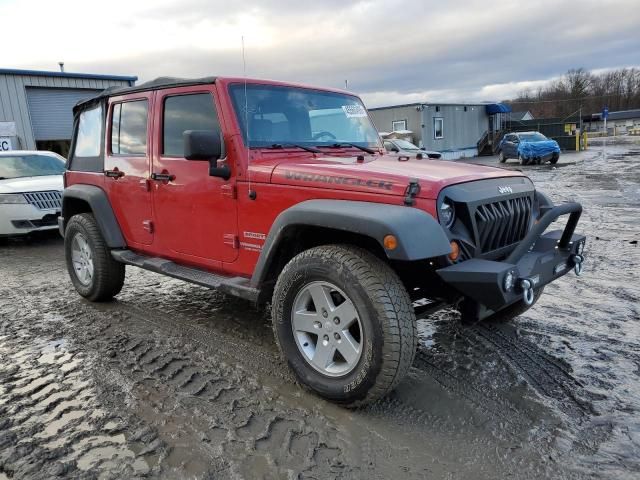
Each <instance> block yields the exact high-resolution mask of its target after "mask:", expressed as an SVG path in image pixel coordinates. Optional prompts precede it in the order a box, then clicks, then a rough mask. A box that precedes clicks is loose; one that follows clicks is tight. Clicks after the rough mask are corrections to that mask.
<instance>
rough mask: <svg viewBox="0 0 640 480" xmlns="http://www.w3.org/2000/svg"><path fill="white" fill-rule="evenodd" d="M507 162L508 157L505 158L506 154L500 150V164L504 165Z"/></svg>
mask: <svg viewBox="0 0 640 480" xmlns="http://www.w3.org/2000/svg"><path fill="white" fill-rule="evenodd" d="M506 161H507V157H505V156H504V152H503V151H502V150H500V153H499V154H498V162H500V163H504V162H506Z"/></svg>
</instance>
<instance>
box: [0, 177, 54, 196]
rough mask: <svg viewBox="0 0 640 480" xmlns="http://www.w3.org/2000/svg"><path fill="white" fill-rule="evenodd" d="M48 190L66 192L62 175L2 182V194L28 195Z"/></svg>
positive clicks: (21, 178)
mask: <svg viewBox="0 0 640 480" xmlns="http://www.w3.org/2000/svg"><path fill="white" fill-rule="evenodd" d="M47 190H58V191H62V190H64V183H63V180H62V175H43V176H41V177H20V178H7V179H6V180H0V193H28V192H43V191H47Z"/></svg>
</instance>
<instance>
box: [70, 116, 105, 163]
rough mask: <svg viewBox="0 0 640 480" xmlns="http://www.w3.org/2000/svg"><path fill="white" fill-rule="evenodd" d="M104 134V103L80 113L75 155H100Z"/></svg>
mask: <svg viewBox="0 0 640 480" xmlns="http://www.w3.org/2000/svg"><path fill="white" fill-rule="evenodd" d="M101 136H102V105H98V106H97V107H94V108H92V109H89V110H85V111H84V112H82V113H81V114H80V118H79V120H78V133H77V134H76V145H75V151H74V156H75V157H97V156H99V155H100V137H101Z"/></svg>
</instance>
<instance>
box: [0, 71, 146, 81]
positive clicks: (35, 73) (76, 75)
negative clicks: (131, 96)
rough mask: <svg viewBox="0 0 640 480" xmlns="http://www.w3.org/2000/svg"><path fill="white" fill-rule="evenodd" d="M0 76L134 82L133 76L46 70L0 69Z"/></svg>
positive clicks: (134, 77) (135, 79)
mask: <svg viewBox="0 0 640 480" xmlns="http://www.w3.org/2000/svg"><path fill="white" fill-rule="evenodd" d="M0 75H32V76H39V77H64V78H89V79H94V80H122V81H125V82H136V81H137V80H138V77H137V76H135V75H105V74H100V73H78V72H51V71H47V70H20V69H17V68H0Z"/></svg>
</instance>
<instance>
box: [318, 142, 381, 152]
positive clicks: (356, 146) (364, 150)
mask: <svg viewBox="0 0 640 480" xmlns="http://www.w3.org/2000/svg"><path fill="white" fill-rule="evenodd" d="M318 146H319V147H325V146H326V147H333V148H341V147H353V148H357V149H359V150H362V151H363V152H367V153H371V154H374V153H376V151H375V150H374V149H372V148H369V147H363V146H362V145H358V144H355V143H345V142H340V143H334V144H333V145H318Z"/></svg>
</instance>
